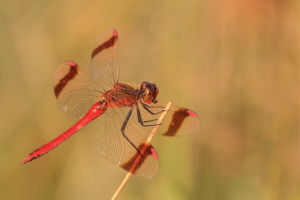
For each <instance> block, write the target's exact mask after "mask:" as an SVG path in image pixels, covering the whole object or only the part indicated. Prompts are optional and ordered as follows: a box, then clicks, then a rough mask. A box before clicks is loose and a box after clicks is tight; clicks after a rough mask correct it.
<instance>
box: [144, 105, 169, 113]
mask: <svg viewBox="0 0 300 200" xmlns="http://www.w3.org/2000/svg"><path fill="white" fill-rule="evenodd" d="M142 106H143V108H144V109H145V110H146V111H147V112H148V113H150V114H151V115H157V114H160V113H162V112H164V109H163V110H161V111H159V112H156V113H154V112H152V111H151V110H150V109H149V108H164V107H163V106H148V105H147V104H144V103H143V104H142Z"/></svg>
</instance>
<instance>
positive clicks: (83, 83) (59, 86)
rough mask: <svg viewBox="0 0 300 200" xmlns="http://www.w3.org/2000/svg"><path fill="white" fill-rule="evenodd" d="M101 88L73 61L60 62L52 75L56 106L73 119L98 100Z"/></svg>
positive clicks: (81, 115)
mask: <svg viewBox="0 0 300 200" xmlns="http://www.w3.org/2000/svg"><path fill="white" fill-rule="evenodd" d="M102 91H103V90H102V88H101V87H100V86H99V85H98V84H97V83H96V82H95V81H92V80H90V79H88V78H87V77H86V76H85V75H84V73H83V72H82V71H81V69H80V67H79V66H78V65H77V64H76V63H74V62H65V63H63V64H61V65H60V66H59V67H58V68H57V70H56V73H55V76H54V92H55V96H56V98H57V102H58V107H59V108H60V110H62V111H63V112H64V113H66V115H67V116H68V117H70V118H71V119H73V120H77V119H80V118H81V117H83V116H84V114H85V113H86V112H87V111H88V110H89V109H90V108H91V106H92V105H93V104H94V103H96V102H97V101H99V98H100V97H101V93H102Z"/></svg>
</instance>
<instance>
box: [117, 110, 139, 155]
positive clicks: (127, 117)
mask: <svg viewBox="0 0 300 200" xmlns="http://www.w3.org/2000/svg"><path fill="white" fill-rule="evenodd" d="M132 110H133V108H131V109H130V110H129V112H128V113H127V115H126V118H125V120H124V122H123V124H122V126H121V133H122V135H123V137H124V138H125V139H126V140H127V142H129V144H130V145H131V146H132V147H133V148H134V149H135V150H136V151H137V152H138V153H139V154H140V155H141V153H140V151H139V149H138V148H137V147H136V146H135V145H134V144H133V142H132V141H131V140H130V139H129V138H128V137H127V135H126V134H125V128H126V125H127V123H128V121H129V119H130V116H131V114H132Z"/></svg>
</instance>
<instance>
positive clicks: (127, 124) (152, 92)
mask: <svg viewBox="0 0 300 200" xmlns="http://www.w3.org/2000/svg"><path fill="white" fill-rule="evenodd" d="M117 45H118V33H117V31H116V30H114V29H112V30H108V31H106V32H105V33H104V34H103V35H102V36H101V37H100V40H99V42H98V43H97V45H96V47H95V49H94V50H93V52H92V56H91V63H90V66H89V76H86V75H85V73H84V72H83V71H82V70H81V68H80V67H79V66H78V65H77V64H76V63H75V62H72V61H68V62H65V63H63V64H61V65H60V66H59V67H58V69H57V70H56V72H55V76H54V93H55V96H56V98H57V101H58V106H59V108H60V110H62V111H63V112H64V113H65V114H66V115H67V116H68V117H69V118H71V119H73V120H78V121H77V122H76V123H75V124H74V125H73V126H72V127H70V128H69V129H68V130H67V131H65V132H63V133H62V134H61V135H59V136H58V137H57V138H55V139H53V140H52V141H50V142H49V143H47V144H45V145H43V146H41V147H40V148H38V149H36V150H35V151H33V152H32V153H30V154H29V155H28V156H27V157H26V158H25V159H24V160H23V161H22V163H24V164H26V163H28V162H31V161H33V160H35V159H37V158H39V157H41V156H43V155H45V154H47V153H48V152H49V151H50V150H52V149H54V148H56V147H57V146H58V145H60V144H62V143H63V142H64V141H65V140H66V139H68V138H69V137H70V136H72V135H73V134H74V133H76V132H77V131H79V130H80V129H81V128H83V127H84V126H85V125H87V124H88V123H90V122H91V121H93V120H94V119H96V118H97V117H99V116H100V115H105V125H104V131H103V133H102V134H101V135H102V137H101V140H100V145H99V147H98V151H99V152H100V154H101V155H103V156H104V157H105V158H106V159H108V160H109V161H111V162H112V163H113V164H115V165H117V166H119V167H121V168H123V169H125V170H126V171H128V172H131V173H133V174H135V175H138V176H141V177H148V178H151V177H153V176H155V174H156V173H157V171H158V167H159V162H158V160H159V158H158V154H157V152H156V150H155V148H154V147H153V146H152V145H151V144H148V143H147V142H146V136H147V134H149V133H150V132H149V129H151V128H153V126H155V125H156V120H157V119H158V117H159V115H160V114H161V113H162V112H163V111H164V108H165V106H166V103H164V102H161V101H158V100H157V96H158V93H159V90H158V87H157V86H156V84H154V83H150V82H147V81H144V82H143V83H141V85H140V86H135V85H130V84H127V83H121V82H119V66H118V62H117V56H116V54H117ZM199 124H200V122H199V117H198V116H197V114H196V113H195V112H194V111H192V110H190V109H187V108H183V107H179V106H176V105H172V107H171V108H170V110H169V111H168V114H167V116H166V118H165V120H164V122H163V124H161V125H160V127H159V133H160V134H162V135H165V136H178V135H188V134H191V133H194V132H196V131H197V130H198V128H199ZM134 163H135V166H136V167H134V168H133V167H132V166H133V164H134Z"/></svg>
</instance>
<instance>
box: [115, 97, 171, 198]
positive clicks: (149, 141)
mask: <svg viewBox="0 0 300 200" xmlns="http://www.w3.org/2000/svg"><path fill="white" fill-rule="evenodd" d="M171 106H172V103H171V102H169V103H168V104H167V106H166V107H165V110H164V112H163V113H162V114H161V116H160V117H159V119H158V120H157V123H156V125H155V126H154V128H153V129H152V131H151V133H150V135H149V137H148V138H147V141H146V143H145V145H144V146H145V147H146V146H148V145H147V144H150V143H151V140H152V139H153V137H154V135H155V134H156V132H157V130H158V128H159V126H160V125H161V124H162V122H163V121H164V118H165V116H166V114H167V112H168V111H169V110H170V107H171ZM142 151H143V150H142ZM136 161H137V162H138V159H137V160H136ZM136 166H137V163H134V164H133V165H132V168H133V169H130V170H129V172H128V173H127V175H126V176H125V178H124V180H123V182H122V183H121V185H120V186H119V188H118V190H117V191H116V192H115V194H114V196H113V197H112V198H111V199H112V200H115V199H117V197H118V196H119V194H120V193H121V191H122V190H123V188H124V187H125V185H126V183H127V182H128V180H129V178H130V177H131V175H132V173H131V171H132V172H134V171H135V169H134V168H135V167H136Z"/></svg>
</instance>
